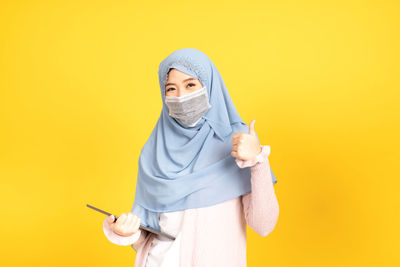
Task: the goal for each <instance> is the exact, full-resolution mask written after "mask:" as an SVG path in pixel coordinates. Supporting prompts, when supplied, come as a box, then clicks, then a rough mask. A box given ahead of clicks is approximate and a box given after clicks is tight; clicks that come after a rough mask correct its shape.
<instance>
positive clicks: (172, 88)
mask: <svg viewBox="0 0 400 267" xmlns="http://www.w3.org/2000/svg"><path fill="white" fill-rule="evenodd" d="M170 89H171V90H175V88H174V87H170V88H167V92H169V91H170Z"/></svg>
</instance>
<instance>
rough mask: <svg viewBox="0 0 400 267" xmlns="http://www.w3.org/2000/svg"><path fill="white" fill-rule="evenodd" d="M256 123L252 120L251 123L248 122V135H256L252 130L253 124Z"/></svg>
mask: <svg viewBox="0 0 400 267" xmlns="http://www.w3.org/2000/svg"><path fill="white" fill-rule="evenodd" d="M255 123H256V120H252V121H251V122H250V125H249V134H251V135H255V134H256V131H255V130H254V124H255Z"/></svg>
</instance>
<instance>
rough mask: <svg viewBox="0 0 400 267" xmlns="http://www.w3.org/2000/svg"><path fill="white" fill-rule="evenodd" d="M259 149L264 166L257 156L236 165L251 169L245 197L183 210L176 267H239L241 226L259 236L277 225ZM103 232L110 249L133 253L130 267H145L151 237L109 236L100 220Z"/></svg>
mask: <svg viewBox="0 0 400 267" xmlns="http://www.w3.org/2000/svg"><path fill="white" fill-rule="evenodd" d="M265 147H268V148H269V146H265ZM265 147H264V148H263V151H264V152H263V153H261V154H260V155H259V156H261V158H262V159H263V160H264V161H260V157H257V158H258V160H257V159H253V160H249V161H241V160H236V163H237V164H238V166H239V167H241V168H244V167H251V192H249V193H247V194H245V195H242V196H239V197H237V198H234V199H231V200H228V201H225V202H222V203H219V204H217V205H214V206H210V207H203V208H194V209H187V210H184V213H183V221H182V225H181V229H180V233H179V234H180V235H181V240H180V251H179V258H180V259H179V260H180V266H184V267H186V266H192V267H204V266H207V267H213V266H230V267H245V266H247V257H246V247H247V244H246V242H247V240H246V224H247V225H249V227H250V228H251V229H253V230H254V231H255V232H256V233H258V234H259V235H261V236H263V237H265V236H267V235H268V234H269V233H271V232H272V230H273V229H274V227H275V225H276V223H277V220H278V215H279V206H278V201H277V198H276V195H275V190H274V186H273V182H272V177H271V170H270V165H269V160H268V155H269V151H268V152H265V151H266V150H267V149H266V148H265ZM103 230H104V233H106V236H107V238H108V239H109V240H110V241H111V242H113V243H115V244H123V242H125V244H124V245H126V244H129V243H130V244H131V247H132V248H133V249H134V250H135V251H136V252H137V253H136V260H135V266H136V267H145V264H146V259H147V256H148V253H149V250H150V247H151V243H152V240H153V239H154V237H155V235H154V234H153V233H149V232H147V231H143V230H139V231H138V232H137V233H136V234H135V237H133V236H131V237H122V236H119V235H117V234H114V233H113V232H112V231H111V230H110V229H109V228H108V226H107V224H106V221H104V223H103ZM132 238H133V239H132ZM129 240H134V241H133V242H134V243H133V244H132V242H130V241H129ZM127 241H128V242H127ZM135 241H136V242H135Z"/></svg>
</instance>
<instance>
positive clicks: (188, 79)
mask: <svg viewBox="0 0 400 267" xmlns="http://www.w3.org/2000/svg"><path fill="white" fill-rule="evenodd" d="M190 80H197V79H196V78H187V79H185V80H183V82H187V81H190ZM168 85H176V84H175V83H167V84H165V87H167V86H168Z"/></svg>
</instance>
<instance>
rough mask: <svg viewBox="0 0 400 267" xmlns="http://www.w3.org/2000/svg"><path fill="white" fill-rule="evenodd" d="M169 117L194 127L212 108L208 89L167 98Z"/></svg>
mask: <svg viewBox="0 0 400 267" xmlns="http://www.w3.org/2000/svg"><path fill="white" fill-rule="evenodd" d="M165 104H167V106H168V108H169V115H170V116H171V117H173V118H175V119H177V120H178V121H179V122H181V123H182V124H184V125H186V126H189V127H193V126H195V125H196V124H197V123H198V122H199V121H200V119H201V118H202V117H203V115H204V113H206V111H207V110H208V109H210V108H211V105H210V103H209V102H208V94H207V90H206V87H203V88H201V89H199V90H197V91H194V92H192V93H189V94H186V95H183V96H179V97H177V96H165Z"/></svg>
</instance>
